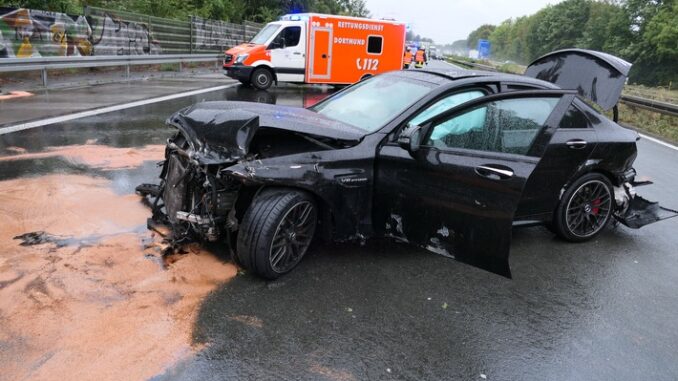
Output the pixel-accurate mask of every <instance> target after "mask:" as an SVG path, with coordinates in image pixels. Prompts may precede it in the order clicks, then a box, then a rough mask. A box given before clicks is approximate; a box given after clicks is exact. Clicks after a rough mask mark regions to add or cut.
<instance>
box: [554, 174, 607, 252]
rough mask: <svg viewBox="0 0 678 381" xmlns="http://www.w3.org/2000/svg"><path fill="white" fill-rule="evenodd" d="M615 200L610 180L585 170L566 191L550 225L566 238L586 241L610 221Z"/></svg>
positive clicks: (567, 239)
mask: <svg viewBox="0 0 678 381" xmlns="http://www.w3.org/2000/svg"><path fill="white" fill-rule="evenodd" d="M614 202H615V201H614V191H613V190H612V183H610V180H608V179H607V177H605V176H604V175H602V174H599V173H588V174H586V175H584V176H582V177H580V178H579V179H577V180H576V181H575V182H573V183H572V185H570V186H569V187H568V188H567V189H566V190H565V193H563V197H562V198H561V199H560V203H559V205H558V207H557V208H556V213H555V216H554V219H553V223H552V224H551V227H552V229H553V230H555V233H556V234H557V235H558V236H559V237H560V238H562V239H564V240H566V241H570V242H584V241H588V240H590V239H592V238H593V237H595V236H597V235H598V234H600V232H602V231H603V229H604V228H605V226H607V224H608V223H609V222H610V220H611V219H612V213H613V212H614Z"/></svg>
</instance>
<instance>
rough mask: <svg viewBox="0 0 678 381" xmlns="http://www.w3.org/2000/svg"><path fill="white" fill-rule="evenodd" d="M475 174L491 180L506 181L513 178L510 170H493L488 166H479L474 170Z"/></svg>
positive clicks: (493, 168)
mask: <svg viewBox="0 0 678 381" xmlns="http://www.w3.org/2000/svg"><path fill="white" fill-rule="evenodd" d="M475 171H476V174H477V175H479V176H482V177H487V178H489V179H492V180H506V179H510V178H511V177H513V170H512V169H511V168H495V167H493V166H490V165H479V166H477V167H476V168H475Z"/></svg>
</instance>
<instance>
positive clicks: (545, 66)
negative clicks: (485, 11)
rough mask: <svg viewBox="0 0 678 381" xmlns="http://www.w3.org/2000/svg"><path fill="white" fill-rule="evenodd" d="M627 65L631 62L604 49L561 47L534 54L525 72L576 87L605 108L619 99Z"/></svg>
mask: <svg viewBox="0 0 678 381" xmlns="http://www.w3.org/2000/svg"><path fill="white" fill-rule="evenodd" d="M630 69H631V64H630V63H628V62H626V61H624V60H623V59H621V58H618V57H615V56H613V55H610V54H607V53H602V52H596V51H593V50H585V49H563V50H558V51H555V52H552V53H549V54H546V55H545V56H542V57H540V58H537V59H536V60H535V61H534V62H532V63H531V64H530V65H529V66H528V67H527V69H526V70H525V76H528V77H532V78H537V79H541V80H543V81H547V82H551V83H553V84H555V85H557V86H558V87H560V88H561V89H565V90H577V92H578V93H579V95H581V96H582V97H584V98H587V99H590V100H591V101H593V102H594V103H596V104H597V105H599V106H600V107H602V108H603V109H604V110H606V111H607V110H610V109H611V108H613V107H614V106H615V105H616V104H617V102H619V98H620V97H621V92H622V89H623V88H624V84H625V83H626V78H627V77H628V74H629V70H630Z"/></svg>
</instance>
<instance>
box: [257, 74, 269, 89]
mask: <svg viewBox="0 0 678 381" xmlns="http://www.w3.org/2000/svg"><path fill="white" fill-rule="evenodd" d="M257 83H258V84H259V86H266V85H268V76H267V75H266V74H264V73H261V74H259V75H257Z"/></svg>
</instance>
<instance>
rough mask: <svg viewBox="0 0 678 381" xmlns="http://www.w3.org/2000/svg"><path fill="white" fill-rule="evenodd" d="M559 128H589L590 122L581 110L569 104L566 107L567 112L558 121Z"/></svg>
mask: <svg viewBox="0 0 678 381" xmlns="http://www.w3.org/2000/svg"><path fill="white" fill-rule="evenodd" d="M558 127H559V128H589V127H591V122H590V121H589V119H588V118H587V117H586V115H584V113H583V112H581V111H579V109H578V108H577V107H575V106H574V105H570V107H569V108H568V109H567V112H566V113H565V115H564V116H563V119H562V120H561V121H560V125H559V126H558Z"/></svg>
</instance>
